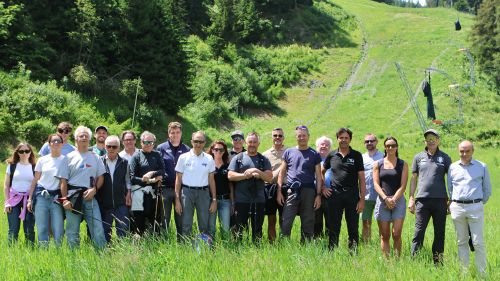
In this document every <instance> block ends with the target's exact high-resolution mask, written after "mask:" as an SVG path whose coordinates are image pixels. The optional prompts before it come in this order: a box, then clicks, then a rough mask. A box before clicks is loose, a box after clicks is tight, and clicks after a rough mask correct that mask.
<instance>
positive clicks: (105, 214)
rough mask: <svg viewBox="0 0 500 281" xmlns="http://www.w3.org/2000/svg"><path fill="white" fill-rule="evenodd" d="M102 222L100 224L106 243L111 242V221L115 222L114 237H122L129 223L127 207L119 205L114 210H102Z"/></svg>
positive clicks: (125, 233)
mask: <svg viewBox="0 0 500 281" xmlns="http://www.w3.org/2000/svg"><path fill="white" fill-rule="evenodd" d="M102 221H103V222H104V223H103V224H102V227H103V229H104V235H105V236H106V241H108V243H109V242H110V241H111V225H113V221H115V228H116V235H118V237H124V236H125V235H127V232H128V229H129V221H130V218H129V215H128V208H127V206H125V205H121V206H118V207H117V208H115V209H108V210H103V211H102Z"/></svg>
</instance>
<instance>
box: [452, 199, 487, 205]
mask: <svg viewBox="0 0 500 281" xmlns="http://www.w3.org/2000/svg"><path fill="white" fill-rule="evenodd" d="M481 201H483V199H473V200H451V202H455V203H460V204H473V203H479V202H481Z"/></svg>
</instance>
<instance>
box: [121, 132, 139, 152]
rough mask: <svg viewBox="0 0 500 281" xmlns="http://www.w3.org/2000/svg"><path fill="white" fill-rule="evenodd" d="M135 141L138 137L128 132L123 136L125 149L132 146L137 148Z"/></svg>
mask: <svg viewBox="0 0 500 281" xmlns="http://www.w3.org/2000/svg"><path fill="white" fill-rule="evenodd" d="M135 143H136V139H135V137H134V135H132V134H129V133H127V134H125V135H124V136H123V146H124V147H125V149H127V150H130V149H132V148H135Z"/></svg>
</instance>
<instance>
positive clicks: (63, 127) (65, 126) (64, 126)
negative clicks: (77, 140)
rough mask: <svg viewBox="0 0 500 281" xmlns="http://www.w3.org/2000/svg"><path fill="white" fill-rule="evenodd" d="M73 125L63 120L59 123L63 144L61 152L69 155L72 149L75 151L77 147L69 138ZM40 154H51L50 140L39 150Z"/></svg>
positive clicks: (59, 133) (58, 127) (59, 132)
mask: <svg viewBox="0 0 500 281" xmlns="http://www.w3.org/2000/svg"><path fill="white" fill-rule="evenodd" d="M72 127H73V125H71V123H69V122H61V123H59V125H57V129H56V130H57V134H58V135H59V136H60V137H61V138H62V140H63V144H62V147H61V154H62V155H67V154H68V153H70V152H71V151H74V150H75V149H76V148H75V147H74V146H73V145H71V144H70V143H68V139H69V137H70V135H71V131H72ZM39 154H40V156H45V155H49V154H50V145H49V143H48V142H46V143H44V144H43V146H42V148H40V152H39Z"/></svg>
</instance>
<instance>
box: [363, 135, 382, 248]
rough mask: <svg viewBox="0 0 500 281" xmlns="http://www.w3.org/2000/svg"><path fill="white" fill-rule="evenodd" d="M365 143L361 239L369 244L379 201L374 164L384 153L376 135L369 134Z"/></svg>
mask: <svg viewBox="0 0 500 281" xmlns="http://www.w3.org/2000/svg"><path fill="white" fill-rule="evenodd" d="M364 143H365V147H366V152H365V153H363V166H364V168H365V182H366V195H365V209H364V210H363V214H362V215H361V220H362V221H363V230H362V231H361V237H362V241H363V242H365V243H368V242H370V240H371V237H372V218H373V210H374V209H375V202H376V201H377V192H376V191H375V188H374V186H373V163H375V162H377V161H378V160H380V159H382V158H384V153H382V152H380V151H379V150H378V149H377V144H378V140H377V136H375V135H374V134H367V135H366V136H365V141H364Z"/></svg>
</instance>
